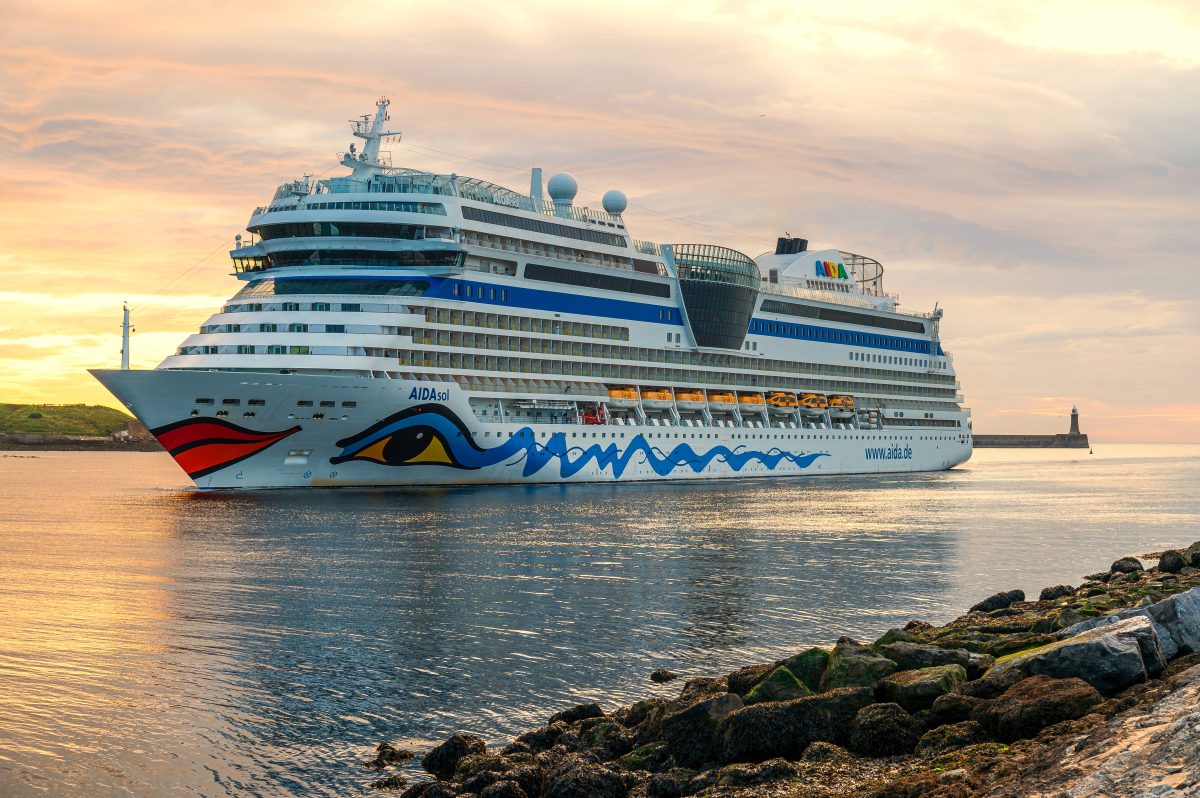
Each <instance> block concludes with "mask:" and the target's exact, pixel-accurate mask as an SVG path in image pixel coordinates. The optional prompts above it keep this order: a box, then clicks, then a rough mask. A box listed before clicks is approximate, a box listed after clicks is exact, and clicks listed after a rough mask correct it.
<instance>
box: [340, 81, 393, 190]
mask: <svg viewBox="0 0 1200 798" xmlns="http://www.w3.org/2000/svg"><path fill="white" fill-rule="evenodd" d="M389 103H390V101H389V100H388V98H387V97H380V98H379V99H378V100H376V101H375V117H374V118H373V119H372V118H371V115H370V114H367V115H365V116H363V117H362V118H360V119H351V120H350V130H351V132H352V133H353V134H354V135H355V137H356V138H360V139H362V140H363V141H365V142H366V143H365V144H364V145H363V148H362V152H361V153H358V154H357V155H356V154H355V153H354V145H353V144H351V145H350V151H349V152H347V153H343V154H342V165H343V166H348V167H350V169H351V170H352V171H353V174H352V175H351V177H357V178H359V179H362V180H366V179H369V178H370V177H371V176H372V175H374V174H378V173H379V172H380V171H382V170H383V169H386V168H388V167H390V166H391V163H390V159H387V160H388V162H386V163H385V159H382V158H380V153H379V144H380V142H381V141H382V140H383V139H384V138H387V137H389V136H396V137H397V138H399V136H400V131H398V130H395V131H389V130H384V123H385V122H387V121H388V120H389V119H390V118H391V117H390V116H389V115H388V105H389Z"/></svg>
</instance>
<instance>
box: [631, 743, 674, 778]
mask: <svg viewBox="0 0 1200 798" xmlns="http://www.w3.org/2000/svg"><path fill="white" fill-rule="evenodd" d="M670 761H671V749H669V748H668V747H667V744H666V743H662V742H656V743H646V744H645V745H642V746H639V747H637V748H635V749H633V750H632V751H630V752H629V753H628V754H626V755H625V756H623V757H621V758H620V759H619V760H618V762H619V764H620V765H621V767H623V768H625V769H626V770H649V771H652V772H658V771H660V770H662V769H663V768H665V767H666V766H667V764H668V763H669V762H670Z"/></svg>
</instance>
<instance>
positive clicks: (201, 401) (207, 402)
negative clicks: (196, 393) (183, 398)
mask: <svg viewBox="0 0 1200 798" xmlns="http://www.w3.org/2000/svg"><path fill="white" fill-rule="evenodd" d="M212 403H213V400H212V399H207V398H204V399H197V400H196V404H198V405H211V404H212Z"/></svg>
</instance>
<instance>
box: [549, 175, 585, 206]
mask: <svg viewBox="0 0 1200 798" xmlns="http://www.w3.org/2000/svg"><path fill="white" fill-rule="evenodd" d="M546 193H548V194H549V195H550V199H552V200H554V204H555V205H570V204H571V201H572V200H573V199H575V195H576V194H577V193H579V184H578V183H576V182H575V178H573V177H571V176H570V175H569V174H567V173H566V172H559V173H557V174H554V175H551V176H550V179H549V180H548V181H546Z"/></svg>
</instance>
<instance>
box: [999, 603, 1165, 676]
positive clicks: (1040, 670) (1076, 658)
mask: <svg viewBox="0 0 1200 798" xmlns="http://www.w3.org/2000/svg"><path fill="white" fill-rule="evenodd" d="M1165 668H1166V662H1165V661H1164V660H1163V656H1162V650H1161V648H1160V647H1159V638H1158V634H1157V633H1156V632H1155V630H1154V627H1153V625H1152V624H1151V623H1150V620H1149V619H1148V618H1145V617H1136V618H1129V619H1127V620H1124V621H1118V622H1117V623H1113V624H1109V625H1107V626H1100V627H1097V628H1095V629H1090V630H1088V631H1085V632H1081V633H1080V634H1077V635H1075V636H1074V637H1068V638H1066V639H1065V640H1060V641H1058V642H1056V643H1051V644H1049V645H1046V646H1042V647H1040V648H1035V649H1030V650H1028V651H1022V652H1021V653H1019V654H1014V655H1012V656H1011V657H1006V658H1004V659H1002V660H1000V661H999V662H997V663H996V664H995V665H994V666H992V669H991V670H990V671H988V674H987V675H988V677H992V676H998V675H1000V674H1002V673H1004V672H1005V671H1011V670H1015V671H1020V672H1021V673H1023V674H1025V675H1027V676H1033V675H1039V674H1040V675H1043V676H1052V677H1057V678H1068V677H1072V676H1075V677H1079V678H1080V679H1083V680H1084V681H1085V682H1087V683H1088V684H1090V685H1092V686H1093V687H1095V688H1096V689H1097V690H1099V691H1100V692H1102V693H1108V694H1112V693H1115V692H1117V691H1118V690H1123V689H1124V688H1126V687H1129V686H1130V685H1133V684H1137V683H1139V682H1144V681H1146V680H1147V679H1148V678H1150V677H1151V676H1157V675H1158V674H1160V673H1162V672H1163V670H1164V669H1165Z"/></svg>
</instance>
